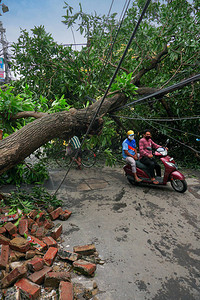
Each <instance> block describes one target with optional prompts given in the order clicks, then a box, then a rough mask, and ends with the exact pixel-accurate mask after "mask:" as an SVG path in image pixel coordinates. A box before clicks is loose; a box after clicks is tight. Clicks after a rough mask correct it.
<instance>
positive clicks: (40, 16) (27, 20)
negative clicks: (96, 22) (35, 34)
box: [0, 0, 125, 44]
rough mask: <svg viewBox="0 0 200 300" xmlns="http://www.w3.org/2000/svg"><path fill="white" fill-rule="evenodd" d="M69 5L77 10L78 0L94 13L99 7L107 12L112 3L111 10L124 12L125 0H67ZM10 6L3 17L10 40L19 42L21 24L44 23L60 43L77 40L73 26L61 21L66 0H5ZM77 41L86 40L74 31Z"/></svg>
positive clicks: (46, 28)
mask: <svg viewBox="0 0 200 300" xmlns="http://www.w3.org/2000/svg"><path fill="white" fill-rule="evenodd" d="M65 2H67V3H68V4H69V5H70V6H72V7H73V8H74V12H77V11H78V8H79V5H78V4H79V2H80V3H81V5H82V8H83V11H84V12H86V13H91V12H94V11H96V12H97V14H100V15H103V14H105V15H107V14H108V11H109V8H110V5H111V3H113V5H112V10H111V13H114V12H117V13H118V15H119V16H120V15H121V12H122V9H123V7H124V3H125V0H115V1H114V2H113V0H66V1H65ZM2 3H4V4H5V5H7V6H8V8H9V12H6V13H2V16H0V18H1V19H0V21H1V22H2V23H3V27H4V28H5V29H6V38H7V41H8V42H9V43H12V42H17V39H18V37H19V35H20V28H22V29H26V30H27V31H29V32H30V29H32V28H34V26H40V25H44V27H45V30H46V31H47V32H48V33H51V34H52V37H53V38H54V40H55V41H56V42H58V43H59V44H71V43H74V40H73V35H72V32H71V30H70V29H67V26H66V25H64V24H63V23H62V20H64V18H63V17H62V16H63V15H65V12H66V10H65V9H64V8H63V7H64V6H65V3H64V0H2V2H1V4H2ZM74 35H75V41H76V43H84V42H85V41H84V39H83V37H81V36H80V34H78V33H77V32H76V31H74Z"/></svg>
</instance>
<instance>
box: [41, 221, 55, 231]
mask: <svg viewBox="0 0 200 300" xmlns="http://www.w3.org/2000/svg"><path fill="white" fill-rule="evenodd" d="M43 226H44V228H45V229H51V228H53V227H54V223H53V222H52V221H51V220H47V219H46V220H45V221H44V224H43Z"/></svg>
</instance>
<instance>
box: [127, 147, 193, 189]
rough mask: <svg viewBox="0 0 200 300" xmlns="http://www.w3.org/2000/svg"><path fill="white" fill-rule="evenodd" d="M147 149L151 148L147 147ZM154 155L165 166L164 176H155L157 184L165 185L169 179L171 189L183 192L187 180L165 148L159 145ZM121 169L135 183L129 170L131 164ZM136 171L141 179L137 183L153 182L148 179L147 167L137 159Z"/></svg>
mask: <svg viewBox="0 0 200 300" xmlns="http://www.w3.org/2000/svg"><path fill="white" fill-rule="evenodd" d="M147 149H148V150H152V149H151V148H149V147H148V148H147ZM154 155H155V156H156V157H159V158H160V160H161V161H162V163H163V164H164V167H165V170H164V176H163V177H158V176H156V177H155V178H156V180H157V181H158V182H159V184H158V185H166V184H167V182H168V181H170V182H171V185H172V187H173V189H174V190H175V191H176V192H179V193H184V192H185V191H186V190H187V182H186V181H185V177H184V175H183V174H182V173H181V172H179V171H178V170H177V169H178V168H177V165H176V163H175V161H174V159H173V158H172V157H170V156H169V155H168V154H167V149H165V148H161V147H160V148H158V149H156V151H155V152H154ZM123 169H124V171H125V175H126V177H127V179H128V181H129V182H130V183H131V184H136V183H135V179H134V176H133V173H132V170H131V166H130V165H129V164H126V165H125V166H124V168H123ZM136 173H137V176H138V177H139V178H140V179H142V181H141V182H140V183H137V184H141V183H147V184H153V182H152V181H151V179H150V174H149V170H148V167H147V166H146V165H144V164H143V163H141V162H140V161H139V160H137V161H136ZM153 185H155V184H153Z"/></svg>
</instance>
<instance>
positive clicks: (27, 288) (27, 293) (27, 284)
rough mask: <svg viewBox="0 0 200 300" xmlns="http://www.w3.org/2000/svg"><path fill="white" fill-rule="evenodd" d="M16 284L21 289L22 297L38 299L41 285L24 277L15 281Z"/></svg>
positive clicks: (32, 299) (31, 299)
mask: <svg viewBox="0 0 200 300" xmlns="http://www.w3.org/2000/svg"><path fill="white" fill-rule="evenodd" d="M15 286H16V287H17V288H19V289H20V294H21V296H22V298H23V299H24V298H28V299H30V300H34V299H38V297H39V296H40V294H41V287H40V286H39V285H37V284H35V283H33V282H31V281H30V280H28V279H26V278H22V279H20V280H19V281H17V282H16V283H15Z"/></svg>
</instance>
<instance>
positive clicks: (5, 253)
mask: <svg viewBox="0 0 200 300" xmlns="http://www.w3.org/2000/svg"><path fill="white" fill-rule="evenodd" d="M9 210H10V208H9V207H4V208H0V224H1V227H0V279H1V286H0V288H1V289H0V299H7V300H12V299H13V300H14V299H15V300H16V299H21V300H22V299H32V300H35V299H45V300H47V299H49V300H50V299H51V300H58V293H59V299H60V300H63V299H68V300H70V299H74V300H78V299H82V295H84V299H92V298H93V297H94V296H95V295H96V294H98V292H99V290H98V287H97V285H96V284H95V286H94V285H93V288H92V290H88V289H87V288H85V287H84V286H82V288H80V287H79V288H78V287H77V284H75V283H74V282H73V281H72V275H71V274H73V276H78V275H77V273H78V274H83V275H85V276H86V277H87V278H89V277H93V276H94V273H95V270H96V265H97V264H98V263H100V261H101V260H100V258H98V253H97V252H96V247H95V245H94V244H87V245H81V246H74V247H73V251H68V250H65V249H64V248H63V246H62V245H61V243H62V239H61V238H60V237H61V234H62V224H61V223H58V224H56V225H55V224H54V222H53V221H54V220H62V221H66V220H67V219H68V218H69V217H70V216H71V214H72V212H71V211H69V210H66V209H65V210H63V209H62V208H61V207H58V208H56V209H54V208H52V207H51V208H49V209H48V211H49V212H48V211H39V210H32V211H31V212H30V213H28V214H23V212H21V213H17V214H13V215H9ZM16 220H18V221H17V222H16ZM73 270H74V271H75V273H72V271H73ZM80 290H82V292H80ZM1 295H2V296H1Z"/></svg>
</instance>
